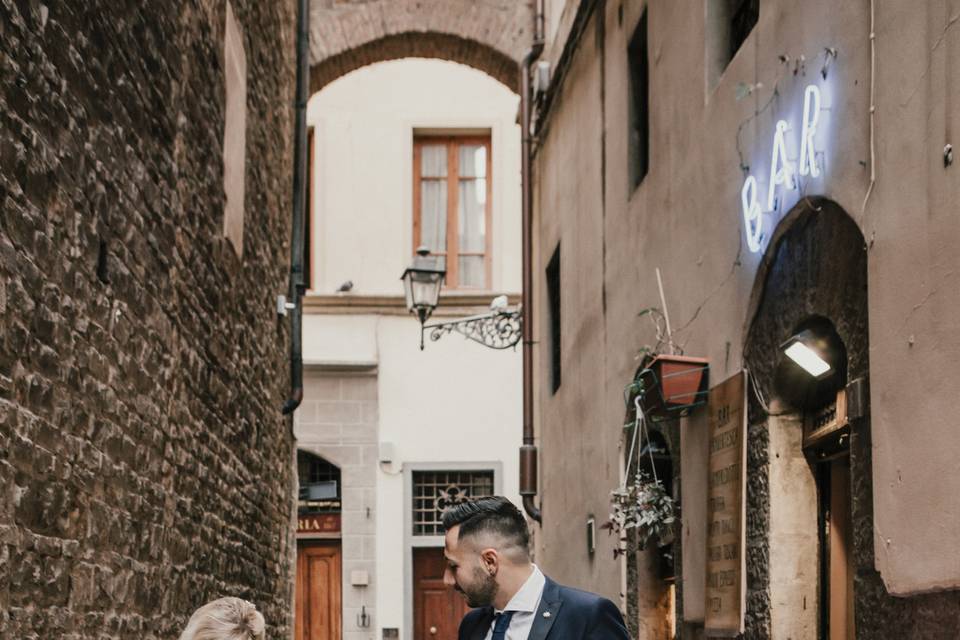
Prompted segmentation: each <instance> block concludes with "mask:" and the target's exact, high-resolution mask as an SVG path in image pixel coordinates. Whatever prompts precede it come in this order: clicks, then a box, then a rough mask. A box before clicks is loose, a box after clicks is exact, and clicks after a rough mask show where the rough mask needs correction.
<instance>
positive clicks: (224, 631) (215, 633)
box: [180, 597, 266, 640]
mask: <svg viewBox="0 0 960 640" xmlns="http://www.w3.org/2000/svg"><path fill="white" fill-rule="evenodd" d="M265 628H266V623H265V622H264V619H263V615H262V614H261V613H260V612H259V611H257V607H256V606H254V604H253V603H252V602H248V601H246V600H243V599H241V598H234V597H226V598H220V599H219V600H214V601H213V602H208V603H207V604H205V605H203V606H202V607H200V608H199V609H197V610H196V611H194V612H193V615H192V616H190V621H189V622H188V623H187V628H186V629H184V630H183V633H182V634H181V635H180V640H264V630H265Z"/></svg>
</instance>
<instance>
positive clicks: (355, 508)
mask: <svg viewBox="0 0 960 640" xmlns="http://www.w3.org/2000/svg"><path fill="white" fill-rule="evenodd" d="M296 416H297V417H296V434H297V446H298V447H299V448H300V449H303V450H304V451H309V452H310V453H313V454H315V455H318V456H320V457H322V458H323V459H325V460H326V461H327V462H330V463H332V464H335V465H336V466H338V467H339V468H340V481H341V483H342V485H343V486H342V489H341V502H342V511H341V513H342V519H341V522H342V532H341V533H342V538H341V545H342V547H341V548H342V552H343V556H342V558H343V570H342V571H341V575H342V576H343V585H342V587H343V592H342V597H343V638H344V640H372V639H373V638H374V637H376V629H377V627H378V625H379V624H380V623H379V621H378V619H377V611H376V606H375V603H376V596H377V586H378V585H377V578H378V574H377V570H376V569H377V566H376V560H377V558H376V548H377V545H376V542H377V539H376V520H375V516H376V506H377V491H376V480H377V478H376V476H377V452H378V450H377V442H378V436H377V421H378V405H377V376H376V374H374V373H370V374H365V373H358V374H352V373H323V374H321V373H314V372H311V373H308V374H307V376H306V378H305V380H304V401H303V404H302V405H301V406H300V409H299V410H298V411H297V414H296ZM398 535H400V532H399V529H398ZM353 571H366V572H367V573H368V575H369V576H370V584H369V586H366V587H355V586H353V585H352V584H351V582H350V574H351V572H353ZM395 595H396V597H397V598H399V597H401V594H395ZM361 607H365V608H366V609H365V610H366V613H367V615H368V616H370V618H369V624H368V626H367V627H366V628H361V627H360V626H358V617H359V615H360V613H361Z"/></svg>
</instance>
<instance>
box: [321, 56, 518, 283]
mask: <svg viewBox="0 0 960 640" xmlns="http://www.w3.org/2000/svg"><path fill="white" fill-rule="evenodd" d="M518 100H519V98H518V97H517V95H516V94H514V93H512V92H511V91H510V90H508V89H507V88H506V87H504V86H503V85H502V84H500V83H499V82H497V81H495V80H493V79H492V78H491V77H490V76H487V75H486V74H484V73H482V72H480V71H477V70H475V69H470V68H469V67H464V66H462V65H459V64H455V63H452V62H444V61H439V60H421V59H406V60H398V61H391V62H382V63H378V64H375V65H371V66H369V67H364V68H363V69H360V70H358V71H355V72H353V73H351V74H349V75H346V76H344V77H342V78H340V79H338V80H336V81H335V82H333V83H331V84H330V85H329V86H327V87H326V89H324V90H323V91H321V92H319V93H317V94H314V96H313V97H312V98H311V100H310V103H309V106H308V113H307V121H308V124H309V125H310V126H313V127H315V132H316V133H315V138H314V139H315V143H314V154H315V155H314V166H315V171H314V175H313V187H314V191H313V193H314V194H315V195H314V204H313V219H314V220H315V221H316V222H315V224H314V226H313V242H314V247H315V249H314V255H315V256H316V259H315V261H314V268H313V277H314V282H315V283H316V284H315V285H314V290H315V291H317V292H319V293H333V292H334V291H336V289H337V287H339V286H340V284H342V283H343V282H345V281H347V280H351V281H352V282H353V283H354V290H353V293H354V294H393V295H396V294H400V293H402V292H403V288H402V285H401V284H400V280H399V278H400V274H402V273H403V270H404V269H405V268H406V267H407V266H409V264H410V262H411V261H412V259H413V136H414V131H415V130H423V129H428V130H437V129H461V130H462V129H468V130H489V132H490V136H491V153H492V161H493V168H492V170H491V179H492V181H493V220H492V229H491V230H490V233H492V234H493V256H492V260H493V264H492V266H493V270H492V278H493V281H492V283H491V286H490V289H491V290H492V291H501V292H518V291H519V290H520V211H519V206H520V133H519V129H518V127H517V125H516V122H515V120H516V114H517V104H518ZM371 254H374V255H376V256H377V259H376V260H371V259H369V255H371Z"/></svg>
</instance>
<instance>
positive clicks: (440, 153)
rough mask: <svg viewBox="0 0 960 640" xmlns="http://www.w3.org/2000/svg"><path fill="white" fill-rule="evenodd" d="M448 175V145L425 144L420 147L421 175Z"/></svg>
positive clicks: (433, 176) (432, 176) (442, 176)
mask: <svg viewBox="0 0 960 640" xmlns="http://www.w3.org/2000/svg"><path fill="white" fill-rule="evenodd" d="M446 175H447V146H446V145H443V144H425V145H423V146H422V147H420V176H421V177H423V178H444V177H446Z"/></svg>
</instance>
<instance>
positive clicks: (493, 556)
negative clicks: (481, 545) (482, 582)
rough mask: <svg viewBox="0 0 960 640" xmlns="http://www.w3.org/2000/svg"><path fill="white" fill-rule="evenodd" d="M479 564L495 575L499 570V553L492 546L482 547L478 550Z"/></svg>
mask: <svg viewBox="0 0 960 640" xmlns="http://www.w3.org/2000/svg"><path fill="white" fill-rule="evenodd" d="M480 564H481V565H482V566H483V568H484V570H485V571H486V572H487V573H488V574H490V575H491V576H495V575H497V571H499V570H500V554H499V553H498V552H497V550H496V549H494V548H492V547H490V548H487V549H484V550H483V551H481V552H480Z"/></svg>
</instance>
